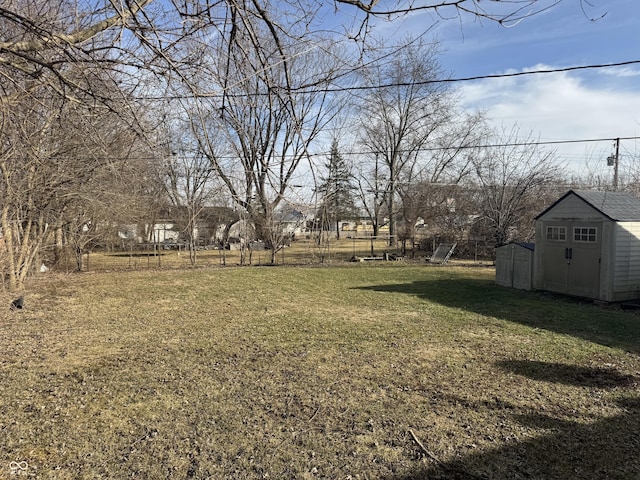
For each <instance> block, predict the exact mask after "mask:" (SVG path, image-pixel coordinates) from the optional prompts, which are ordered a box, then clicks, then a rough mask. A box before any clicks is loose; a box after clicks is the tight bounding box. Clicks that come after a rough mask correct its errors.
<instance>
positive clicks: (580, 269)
mask: <svg viewBox="0 0 640 480" xmlns="http://www.w3.org/2000/svg"><path fill="white" fill-rule="evenodd" d="M544 229H545V232H544V233H545V250H544V252H543V256H542V264H543V288H544V289H545V290H549V291H552V292H559V293H566V294H568V295H576V296H579V297H587V298H599V291H600V252H601V245H602V222H580V221H575V222H569V223H560V222H545V225H544Z"/></svg>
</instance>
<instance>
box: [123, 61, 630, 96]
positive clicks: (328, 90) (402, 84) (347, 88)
mask: <svg viewBox="0 0 640 480" xmlns="http://www.w3.org/2000/svg"><path fill="white" fill-rule="evenodd" d="M638 64H640V60H627V61H624V62H614V63H599V64H590V65H574V66H572V67H559V68H547V69H538V70H529V71H525V72H508V73H496V74H486V75H474V76H469V77H456V78H436V79H431V80H422V81H418V82H392V83H383V84H378V85H352V86H343V87H326V88H315V87H314V88H311V87H310V86H301V87H297V88H290V87H287V88H286V90H288V91H292V92H296V93H303V94H304V93H340V92H350V91H362V90H378V89H383V88H395V87H412V86H420V85H432V84H439V83H461V82H470V81H475V80H491V79H496V78H512V77H524V76H529V75H541V74H549V73H563V72H572V71H578V70H593V69H601V68H614V67H624V66H629V65H638ZM276 90H277V89H276ZM283 90H285V89H284V88H283ZM266 95H269V93H267V92H257V93H252V94H250V93H242V94H232V93H229V92H227V93H222V92H202V93H197V92H195V93H193V94H191V95H175V94H174V95H164V96H144V97H135V99H136V100H187V99H193V98H222V97H223V96H224V97H227V98H229V97H233V98H245V97H259V96H266Z"/></svg>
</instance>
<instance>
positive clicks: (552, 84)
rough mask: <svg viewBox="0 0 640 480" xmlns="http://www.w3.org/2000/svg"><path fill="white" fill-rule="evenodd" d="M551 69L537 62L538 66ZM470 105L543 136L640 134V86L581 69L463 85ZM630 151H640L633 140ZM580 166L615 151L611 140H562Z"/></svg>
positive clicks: (498, 121)
mask: <svg viewBox="0 0 640 480" xmlns="http://www.w3.org/2000/svg"><path fill="white" fill-rule="evenodd" d="M544 68H549V67H545V66H543V65H537V66H535V67H533V68H532V70H538V69H544ZM461 90H462V93H463V101H464V103H465V105H466V106H467V107H468V108H472V109H481V110H484V111H486V113H487V116H488V117H489V118H490V120H491V123H492V124H493V125H495V126H496V127H498V128H501V127H502V126H506V127H510V126H512V125H513V124H518V126H519V127H520V131H521V132H522V133H523V134H528V133H530V132H531V133H532V135H533V136H535V137H539V139H540V140H541V141H561V140H587V139H600V138H605V139H609V138H617V137H635V136H640V91H637V90H633V89H631V88H624V89H623V88H620V86H619V85H618V84H617V83H616V82H604V83H598V84H595V83H594V84H591V83H590V82H587V80H586V78H585V77H584V76H580V75H579V74H577V73H576V72H565V73H554V74H539V75H531V76H523V77H507V78H499V79H487V80H482V81H477V82H473V83H468V84H465V85H463V86H462V89H461ZM628 142H629V143H628V144H627V145H626V146H625V151H627V152H631V151H634V152H635V150H636V147H635V146H636V145H638V144H639V142H638V141H628ZM552 148H555V149H556V150H557V151H558V154H559V156H560V157H561V158H564V159H566V160H568V161H570V166H571V167H572V168H573V169H574V170H579V169H580V168H583V167H584V163H585V160H587V159H588V157H592V158H591V161H592V162H593V161H594V158H595V159H600V158H602V159H603V167H604V168H606V162H604V159H606V157H607V156H608V155H610V154H611V148H612V147H611V142H610V141H605V142H597V143H593V142H585V143H575V144H562V145H556V146H553V147H552Z"/></svg>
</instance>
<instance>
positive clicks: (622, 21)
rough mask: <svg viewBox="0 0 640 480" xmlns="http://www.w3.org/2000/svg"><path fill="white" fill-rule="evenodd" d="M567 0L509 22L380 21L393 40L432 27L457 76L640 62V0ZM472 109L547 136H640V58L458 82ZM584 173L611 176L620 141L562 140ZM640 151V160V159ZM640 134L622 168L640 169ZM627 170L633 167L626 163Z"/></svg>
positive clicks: (625, 150)
mask: <svg viewBox="0 0 640 480" xmlns="http://www.w3.org/2000/svg"><path fill="white" fill-rule="evenodd" d="M582 6H583V7H584V9H583V8H581V2H580V0H562V2H560V4H559V5H557V6H555V7H553V8H551V9H549V10H547V11H545V12H544V13H541V14H539V15H537V16H534V17H531V18H527V19H525V20H523V21H521V22H520V23H518V24H517V25H515V26H513V27H510V28H505V27H501V26H500V25H498V24H495V23H492V22H490V21H487V20H484V21H482V22H480V21H477V20H476V19H473V18H471V17H467V18H462V19H449V20H443V19H438V18H437V17H435V16H434V15H433V14H428V13H421V14H413V15H410V16H407V17H405V18H401V19H396V20H395V21H393V22H389V23H387V22H380V24H378V25H377V30H376V32H377V33H378V34H381V35H384V36H387V37H388V38H393V37H395V36H398V39H400V36H406V35H407V34H408V33H411V34H412V35H418V34H420V33H422V32H424V31H425V30H426V29H429V34H428V35H430V36H431V35H433V37H435V38H437V39H438V40H439V41H440V43H441V46H442V49H443V54H442V56H441V58H440V62H441V64H442V66H443V67H444V68H445V70H447V71H448V72H450V74H451V76H452V77H453V78H464V77H471V76H481V75H492V74H501V73H508V72H521V71H531V70H539V69H553V68H566V67H572V66H581V65H596V64H608V63H618V62H625V61H633V60H640V0H589V3H586V2H585V1H583V2H582ZM456 85H457V86H458V88H460V89H461V92H462V95H463V99H464V103H465V105H466V106H467V107H468V108H470V109H474V108H476V109H481V110H484V111H485V112H486V113H487V115H488V116H489V117H490V118H491V119H492V122H493V123H494V124H495V125H496V126H498V127H501V126H505V127H510V126H512V125H513V124H514V123H517V125H518V126H519V127H520V129H521V131H522V132H523V135H524V134H528V133H532V134H533V135H534V136H535V137H536V138H539V139H540V140H543V141H556V140H581V139H594V138H615V137H635V136H640V64H636V65H631V66H627V67H617V68H606V69H589V70H580V71H571V72H563V73H553V74H537V75H529V76H522V77H514V78H501V79H486V80H477V81H470V82H460V83H458V84H456ZM553 148H555V149H556V150H557V152H558V157H559V159H560V160H561V161H562V162H565V161H566V162H567V163H568V165H569V167H570V168H571V169H573V170H574V171H579V172H581V173H584V172H585V171H587V170H588V171H594V172H595V171H597V172H599V173H600V174H601V175H603V176H607V175H610V173H611V172H610V170H611V168H609V167H607V166H606V157H607V156H608V155H611V154H612V153H613V151H612V142H600V143H584V144H580V143H579V144H570V145H558V146H555V147H553ZM634 157H636V158H634ZM632 160H636V161H637V163H639V164H640V141H638V140H628V141H623V142H622V143H621V169H627V170H628V169H633V168H635V169H638V170H640V167H636V166H635V165H634V163H636V162H632ZM625 171H626V170H625Z"/></svg>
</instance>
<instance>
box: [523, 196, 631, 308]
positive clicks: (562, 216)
mask: <svg viewBox="0 0 640 480" xmlns="http://www.w3.org/2000/svg"><path fill="white" fill-rule="evenodd" d="M534 258H535V269H534V282H533V285H534V288H536V289H540V290H547V291H551V292H558V293H564V294H567V295H574V296H578V297H585V298H592V299H595V300H602V301H607V302H619V301H626V300H634V299H638V298H640V199H638V198H636V197H634V196H633V195H631V194H630V193H626V192H597V191H586V190H570V191H568V192H567V193H565V194H564V195H563V196H562V197H560V198H559V199H558V200H557V201H556V202H555V203H553V204H552V205H551V206H550V207H548V208H547V209H546V210H544V211H543V212H542V213H540V214H539V215H538V216H537V217H536V249H535V254H534Z"/></svg>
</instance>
